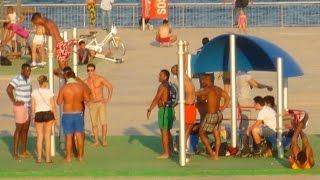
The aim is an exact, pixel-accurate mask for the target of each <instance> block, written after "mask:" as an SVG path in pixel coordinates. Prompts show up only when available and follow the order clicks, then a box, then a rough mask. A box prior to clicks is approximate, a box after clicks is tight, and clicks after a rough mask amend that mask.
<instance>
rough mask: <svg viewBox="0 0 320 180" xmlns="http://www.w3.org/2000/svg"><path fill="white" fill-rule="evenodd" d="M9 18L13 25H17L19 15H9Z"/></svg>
mask: <svg viewBox="0 0 320 180" xmlns="http://www.w3.org/2000/svg"><path fill="white" fill-rule="evenodd" d="M8 16H9V20H10V23H11V24H15V23H17V14H16V13H15V12H14V13H10V14H8Z"/></svg>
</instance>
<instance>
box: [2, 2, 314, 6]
mask: <svg viewBox="0 0 320 180" xmlns="http://www.w3.org/2000/svg"><path fill="white" fill-rule="evenodd" d="M286 4H290V5H292V4H320V1H297V2H293V1H289V2H287V1H280V2H253V3H252V5H286ZM15 5H16V4H13V3H11V4H5V5H4V6H15ZM85 5H86V4H85V3H78V4H74V3H73V4H62V3H57V4H22V6H46V7H57V6H58V7H59V6H85ZM98 5H100V4H97V6H98ZM139 5H140V3H115V4H114V6H139ZM169 5H172V6H203V5H234V4H233V3H231V2H228V3H215V2H212V3H169ZM250 5H251V3H249V6H250Z"/></svg>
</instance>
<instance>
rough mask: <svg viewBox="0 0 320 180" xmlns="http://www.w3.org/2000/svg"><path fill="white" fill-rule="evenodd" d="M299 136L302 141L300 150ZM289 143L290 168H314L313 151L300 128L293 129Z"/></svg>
mask: <svg viewBox="0 0 320 180" xmlns="http://www.w3.org/2000/svg"><path fill="white" fill-rule="evenodd" d="M299 135H300V138H301V141H302V149H300V147H299V145H298V137H299ZM291 143H292V144H291V156H290V157H289V165H290V168H292V169H310V168H312V167H313V166H314V158H313V151H312V148H311V145H310V143H309V141H308V138H307V136H306V135H305V134H304V133H303V131H302V127H300V128H297V129H295V131H294V134H293V137H292V141H291Z"/></svg>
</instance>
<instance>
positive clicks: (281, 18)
mask: <svg viewBox="0 0 320 180" xmlns="http://www.w3.org/2000/svg"><path fill="white" fill-rule="evenodd" d="M280 25H281V27H283V4H280Z"/></svg>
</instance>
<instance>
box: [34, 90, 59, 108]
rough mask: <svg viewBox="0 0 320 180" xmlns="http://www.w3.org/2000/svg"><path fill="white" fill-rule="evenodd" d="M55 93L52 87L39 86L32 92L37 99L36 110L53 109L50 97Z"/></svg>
mask: <svg viewBox="0 0 320 180" xmlns="http://www.w3.org/2000/svg"><path fill="white" fill-rule="evenodd" d="M53 96H54V94H53V93H52V92H51V91H50V89H44V88H39V89H36V90H34V91H33V92H32V94H31V97H32V98H33V99H34V100H35V103H36V107H35V110H36V112H41V111H51V110H52V109H51V105H50V99H51V98H52V97H53Z"/></svg>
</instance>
